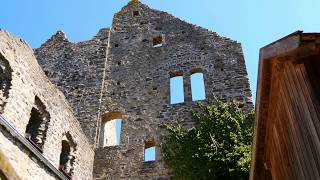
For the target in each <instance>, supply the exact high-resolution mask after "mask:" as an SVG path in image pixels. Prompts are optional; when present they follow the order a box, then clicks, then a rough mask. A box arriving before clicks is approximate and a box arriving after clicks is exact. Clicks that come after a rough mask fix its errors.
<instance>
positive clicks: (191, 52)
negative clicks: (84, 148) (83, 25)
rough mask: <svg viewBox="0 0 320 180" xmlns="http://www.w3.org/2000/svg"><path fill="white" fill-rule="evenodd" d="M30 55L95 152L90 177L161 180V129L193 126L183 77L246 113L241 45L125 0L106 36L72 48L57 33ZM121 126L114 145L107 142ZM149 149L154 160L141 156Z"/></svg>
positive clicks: (247, 99)
mask: <svg viewBox="0 0 320 180" xmlns="http://www.w3.org/2000/svg"><path fill="white" fill-rule="evenodd" d="M35 54H36V56H37V59H38V61H39V64H40V65H41V66H42V68H43V69H44V71H45V72H46V74H47V75H48V77H49V79H50V80H51V81H52V82H53V83H54V84H56V85H57V86H58V88H59V89H60V90H62V92H63V93H64V95H65V96H66V98H67V100H68V102H69V103H70V105H71V107H72V109H73V111H74V113H75V116H76V117H77V119H78V120H79V122H80V124H81V127H82V129H83V131H84V133H85V134H86V136H87V137H88V139H89V141H90V142H91V145H92V147H93V148H94V149H95V160H94V168H93V169H94V170H93V176H94V178H96V179H104V178H109V179H111V178H120V177H121V178H126V177H131V178H138V177H139V178H147V179H149V178H155V179H157V178H159V179H161V178H164V179H166V178H168V177H170V171H169V170H168V169H167V167H166V166H165V164H164V162H163V158H162V154H161V149H160V147H161V143H162V142H161V135H162V134H163V133H165V128H164V126H163V125H164V124H166V123H170V122H178V123H180V124H181V125H183V126H185V127H190V126H192V125H193V123H194V122H193V121H192V119H191V117H190V109H191V108H192V107H194V105H195V104H196V101H194V100H193V98H192V89H191V82H190V78H191V76H192V75H193V74H196V73H200V74H202V76H203V79H204V80H203V81H204V86H205V97H206V98H208V97H210V96H211V94H215V95H217V96H220V97H221V98H222V100H225V101H228V100H230V99H236V100H238V101H240V102H241V103H242V104H243V105H244V107H245V108H250V107H252V102H251V91H250V88H249V83H248V78H247V71H246V67H245V62H244V58H243V53H242V48H241V45H240V44H239V43H237V42H235V41H233V40H230V39H228V38H224V37H221V36H219V35H217V34H216V33H214V32H211V31H208V30H207V29H204V28H201V27H198V26H195V25H192V24H189V23H186V22H184V21H182V20H180V19H178V18H176V17H174V16H172V15H170V14H168V13H166V12H162V11H158V10H154V9H151V8H149V7H148V6H146V5H144V4H142V3H140V2H138V1H131V2H129V3H128V5H126V6H125V7H123V8H122V9H121V11H120V12H118V13H116V14H115V15H114V18H113V24H112V27H111V28H110V29H101V30H100V31H99V33H98V34H97V35H96V36H95V37H94V38H93V39H92V40H89V41H84V42H79V43H71V42H69V41H68V39H67V38H66V36H65V34H64V33H63V32H58V33H57V34H55V35H54V36H53V37H52V38H51V39H49V40H48V41H47V42H46V43H44V44H43V45H42V46H41V47H40V48H38V49H36V50H35ZM174 77H180V78H181V79H183V92H182V94H183V97H184V98H183V99H182V101H181V102H180V103H171V102H170V96H171V95H172V94H171V93H170V79H172V78H174ZM115 119H121V120H122V121H121V122H122V127H121V137H120V144H119V145H117V143H115V140H114V139H113V140H112V137H113V136H114V135H112V134H115V133H114V131H115V126H116V125H115V123H111V124H110V123H109V122H111V121H112V120H115ZM149 147H155V149H156V158H155V160H154V161H145V160H144V152H145V149H147V148H149Z"/></svg>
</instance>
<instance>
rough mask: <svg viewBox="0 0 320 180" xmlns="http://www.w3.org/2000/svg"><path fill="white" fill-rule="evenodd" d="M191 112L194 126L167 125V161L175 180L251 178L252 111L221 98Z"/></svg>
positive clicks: (165, 142) (201, 104) (165, 148)
mask: <svg viewBox="0 0 320 180" xmlns="http://www.w3.org/2000/svg"><path fill="white" fill-rule="evenodd" d="M196 109H197V110H193V111H192V117H193V119H194V120H195V121H196V125H195V127H193V128H191V129H187V130H184V129H183V128H182V127H180V126H172V125H169V126H167V129H168V133H167V134H166V135H164V136H163V138H164V143H163V144H162V151H163V154H164V160H165V162H166V163H167V165H168V166H169V167H170V169H171V170H172V171H173V174H174V179H186V180H187V179H210V180H215V179H219V180H222V179H227V180H228V179H236V180H241V179H248V177H249V168H250V158H251V139H252V138H251V137H252V123H253V119H254V114H253V112H250V113H245V112H243V110H242V109H240V108H238V104H237V103H236V102H230V103H223V102H222V101H220V100H219V99H218V98H214V99H213V100H212V101H210V102H206V103H200V104H198V108H196Z"/></svg>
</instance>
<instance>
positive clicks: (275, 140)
mask: <svg viewBox="0 0 320 180" xmlns="http://www.w3.org/2000/svg"><path fill="white" fill-rule="evenodd" d="M319 104H320V33H303V32H302V31H298V32H295V33H293V34H290V35H289V36H286V37H284V38H282V39H280V40H278V41H276V42H274V43H272V44H270V45H267V46H265V47H263V48H262V49H261V50H260V61H259V77H258V90H257V99H256V119H255V124H254V140H253V152H252V164H251V167H252V168H251V174H250V180H269V179H274V180H278V179H279V180H287V179H288V180H295V179H299V180H304V179H306V180H319V179H320V105H319Z"/></svg>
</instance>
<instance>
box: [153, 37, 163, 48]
mask: <svg viewBox="0 0 320 180" xmlns="http://www.w3.org/2000/svg"><path fill="white" fill-rule="evenodd" d="M152 42H153V47H155V48H156V47H161V46H162V36H157V37H154V38H153V41H152Z"/></svg>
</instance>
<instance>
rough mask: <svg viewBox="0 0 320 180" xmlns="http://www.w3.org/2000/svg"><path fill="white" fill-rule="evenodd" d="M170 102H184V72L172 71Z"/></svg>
mask: <svg viewBox="0 0 320 180" xmlns="http://www.w3.org/2000/svg"><path fill="white" fill-rule="evenodd" d="M170 76H171V78H170V103H171V104H177V103H182V102H184V88H183V76H182V72H173V73H170Z"/></svg>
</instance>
